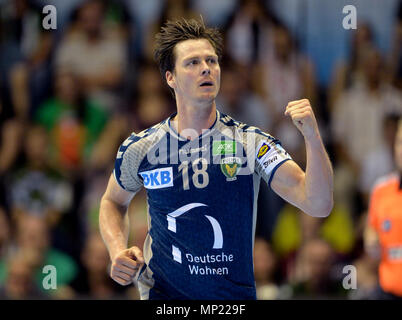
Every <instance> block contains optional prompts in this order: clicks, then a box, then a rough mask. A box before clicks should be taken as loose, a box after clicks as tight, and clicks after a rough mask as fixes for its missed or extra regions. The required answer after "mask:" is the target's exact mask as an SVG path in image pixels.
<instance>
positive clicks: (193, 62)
mask: <svg viewBox="0 0 402 320" xmlns="http://www.w3.org/2000/svg"><path fill="white" fill-rule="evenodd" d="M188 64H189V65H196V64H198V60H195V59H194V60H190V62H189V63H188Z"/></svg>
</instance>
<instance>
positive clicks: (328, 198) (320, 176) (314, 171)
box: [305, 133, 333, 217]
mask: <svg viewBox="0 0 402 320" xmlns="http://www.w3.org/2000/svg"><path fill="white" fill-rule="evenodd" d="M305 143H306V154H307V166H306V177H305V192H306V198H307V202H308V203H309V206H310V208H311V210H310V212H311V213H312V214H313V215H314V216H316V217H326V216H328V215H329V214H330V212H331V210H332V207H333V170H332V165H331V162H330V160H329V157H328V154H327V152H326V150H325V147H324V144H323V142H322V139H321V137H320V135H319V133H317V134H315V135H314V136H312V137H310V138H308V139H307V138H305Z"/></svg>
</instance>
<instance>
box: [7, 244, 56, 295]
mask: <svg viewBox="0 0 402 320" xmlns="http://www.w3.org/2000/svg"><path fill="white" fill-rule="evenodd" d="M5 264H6V269H7V273H6V275H5V280H4V284H3V285H0V299H12V300H17V299H47V298H49V297H48V296H47V295H46V294H45V292H43V291H41V290H40V289H39V287H38V286H37V284H36V283H35V281H34V271H35V267H34V265H33V262H32V260H31V259H30V255H29V252H26V251H24V250H20V251H17V252H16V253H14V254H13V255H11V256H10V257H9V258H8V259H7V260H6V262H5Z"/></svg>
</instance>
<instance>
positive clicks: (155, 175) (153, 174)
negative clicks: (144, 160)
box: [139, 167, 173, 189]
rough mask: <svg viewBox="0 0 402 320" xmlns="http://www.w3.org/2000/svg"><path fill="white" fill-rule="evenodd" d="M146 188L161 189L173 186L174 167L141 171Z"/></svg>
mask: <svg viewBox="0 0 402 320" xmlns="http://www.w3.org/2000/svg"><path fill="white" fill-rule="evenodd" d="M139 174H140V175H141V177H142V178H143V179H144V187H145V188H146V189H161V188H167V187H172V186H173V171H172V167H169V168H160V169H155V170H151V171H144V172H139Z"/></svg>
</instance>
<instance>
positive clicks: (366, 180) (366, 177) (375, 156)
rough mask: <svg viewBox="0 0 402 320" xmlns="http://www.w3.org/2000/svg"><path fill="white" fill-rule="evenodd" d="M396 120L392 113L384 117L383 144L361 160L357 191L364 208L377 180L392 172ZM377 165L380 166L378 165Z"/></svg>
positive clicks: (396, 117)
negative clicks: (358, 190) (361, 198)
mask: <svg viewBox="0 0 402 320" xmlns="http://www.w3.org/2000/svg"><path fill="white" fill-rule="evenodd" d="M398 119H399V116H398V115H396V114H392V113H391V114H387V115H386V116H385V118H384V119H383V125H382V132H383V137H384V143H382V144H380V145H378V146H376V148H375V150H374V151H372V152H370V153H369V154H368V156H367V157H366V158H365V159H364V160H363V164H362V174H361V175H360V182H359V189H360V191H361V192H362V193H363V198H364V206H365V207H367V205H368V198H369V194H370V192H371V189H372V187H373V186H374V183H375V182H376V181H377V179H378V178H380V177H381V176H384V175H386V174H388V173H391V172H392V171H393V170H394V160H393V159H394V145H395V136H396V131H397V127H398ZM379 163H381V165H378V164H379Z"/></svg>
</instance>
